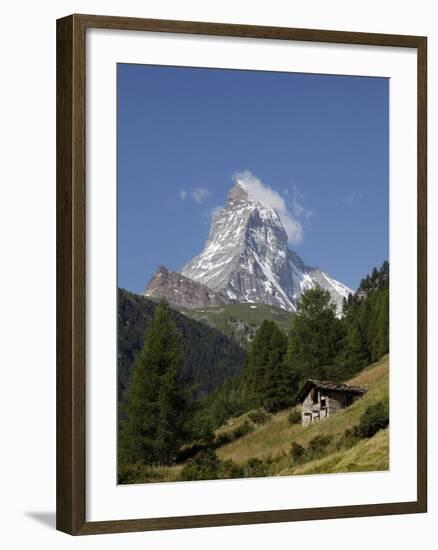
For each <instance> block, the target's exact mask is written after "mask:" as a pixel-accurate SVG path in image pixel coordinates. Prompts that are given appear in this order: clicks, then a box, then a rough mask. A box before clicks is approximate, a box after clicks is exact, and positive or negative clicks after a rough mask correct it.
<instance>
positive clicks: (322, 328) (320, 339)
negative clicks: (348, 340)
mask: <svg viewBox="0 0 438 550" xmlns="http://www.w3.org/2000/svg"><path fill="white" fill-rule="evenodd" d="M343 336H344V334H343V327H342V324H341V322H340V320H339V319H338V318H337V317H336V307H335V305H334V304H333V303H332V302H331V300H330V294H329V292H328V291H326V290H323V289H321V288H319V287H317V288H313V289H309V290H307V291H306V292H304V293H303V295H302V296H301V300H300V302H299V304H298V308H297V314H296V315H295V317H294V318H293V321H292V329H291V332H290V337H289V348H288V363H289V366H290V368H291V369H292V370H293V371H294V372H295V373H296V375H297V376H298V377H299V378H300V379H304V378H312V377H313V378H325V377H330V367H331V366H333V364H334V362H335V358H336V356H337V355H338V353H339V350H340V347H341V345H342V339H343Z"/></svg>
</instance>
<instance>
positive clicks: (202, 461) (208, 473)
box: [179, 449, 243, 481]
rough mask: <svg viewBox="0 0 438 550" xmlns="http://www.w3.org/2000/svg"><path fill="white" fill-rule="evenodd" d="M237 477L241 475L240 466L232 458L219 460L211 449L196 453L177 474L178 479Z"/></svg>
mask: <svg viewBox="0 0 438 550" xmlns="http://www.w3.org/2000/svg"><path fill="white" fill-rule="evenodd" d="M237 477H243V470H242V468H241V467H240V466H238V465H237V464H236V463H234V462H233V461H232V460H220V459H219V457H218V456H217V455H216V453H215V452H214V451H213V450H211V449H209V450H206V451H202V452H200V453H199V454H197V455H196V456H195V458H193V459H192V460H190V462H188V463H187V464H186V465H185V466H184V467H183V469H182V470H181V472H180V474H179V480H180V481H196V480H201V479H230V478H237Z"/></svg>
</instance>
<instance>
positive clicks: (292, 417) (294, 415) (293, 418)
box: [287, 409, 301, 424]
mask: <svg viewBox="0 0 438 550" xmlns="http://www.w3.org/2000/svg"><path fill="white" fill-rule="evenodd" d="M287 420H288V422H289V424H299V423H300V422H301V413H300V411H299V410H298V409H292V410H291V412H290V413H289V414H288V416H287Z"/></svg>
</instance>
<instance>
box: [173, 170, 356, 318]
mask: <svg viewBox="0 0 438 550" xmlns="http://www.w3.org/2000/svg"><path fill="white" fill-rule="evenodd" d="M287 241H288V238H287V234H286V231H285V229H284V226H283V224H282V222H281V220H280V217H279V215H278V213H277V211H276V210H275V209H273V208H272V207H270V206H268V205H267V204H265V203H263V202H262V201H261V200H259V199H257V198H255V197H254V196H253V195H252V194H251V192H250V190H249V189H248V188H247V186H245V185H244V183H242V182H240V181H239V180H238V181H237V182H236V183H235V185H234V186H233V187H232V188H231V189H230V191H229V193H228V199H227V204H226V206H225V208H223V209H222V210H221V211H220V212H219V213H218V214H215V215H213V219H212V225H211V228H210V233H209V237H208V240H207V242H206V244H205V247H204V249H203V251H202V252H201V253H200V254H199V255H198V256H196V257H195V258H193V259H192V260H190V261H189V262H188V263H187V264H185V265H184V267H183V268H182V269H181V274H182V275H184V276H185V277H187V278H189V279H192V280H193V281H196V282H198V283H201V284H202V285H204V286H206V287H208V288H210V289H211V290H213V291H214V292H217V293H219V294H221V295H225V296H227V297H228V299H229V300H230V301H231V302H253V303H254V302H255V303H264V304H270V305H273V306H277V307H281V308H283V309H286V310H288V311H295V310H296V306H297V303H298V300H299V297H300V295H301V294H302V293H303V292H304V291H305V290H307V289H309V288H313V287H315V286H316V285H318V286H320V287H322V288H324V289H327V290H328V291H329V292H330V294H331V296H332V300H333V301H334V302H335V304H336V306H337V311H338V313H340V311H341V308H342V299H343V298H344V297H347V296H348V294H349V293H350V292H352V290H351V289H350V288H348V287H347V286H345V285H343V284H342V283H340V282H338V281H336V280H334V279H332V278H331V277H329V275H327V274H326V273H325V272H324V271H321V270H320V269H319V268H313V267H309V266H307V265H305V264H304V262H303V260H302V259H301V258H300V257H299V256H298V254H296V253H295V252H293V251H291V250H289V248H288V242H287Z"/></svg>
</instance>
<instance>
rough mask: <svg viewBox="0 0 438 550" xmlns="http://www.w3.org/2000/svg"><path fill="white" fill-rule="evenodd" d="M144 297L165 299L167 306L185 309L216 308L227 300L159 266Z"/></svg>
mask: <svg viewBox="0 0 438 550" xmlns="http://www.w3.org/2000/svg"><path fill="white" fill-rule="evenodd" d="M144 296H147V297H149V298H155V299H165V300H167V301H168V302H169V304H171V305H173V306H177V307H183V308H187V309H192V308H197V307H206V306H218V305H221V304H226V303H228V302H229V299H228V298H227V297H226V296H223V295H221V294H220V293H217V292H214V291H213V290H211V289H210V288H208V287H206V286H205V285H203V284H200V283H198V282H196V281H193V280H191V279H188V278H187V277H184V275H181V273H175V272H174V271H169V270H168V269H167V268H165V267H164V266H160V267H159V268H158V269H157V271H156V273H155V275H154V276H153V277H152V279H151V280H150V281H149V283H148V285H147V287H146V290H145V292H144Z"/></svg>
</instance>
